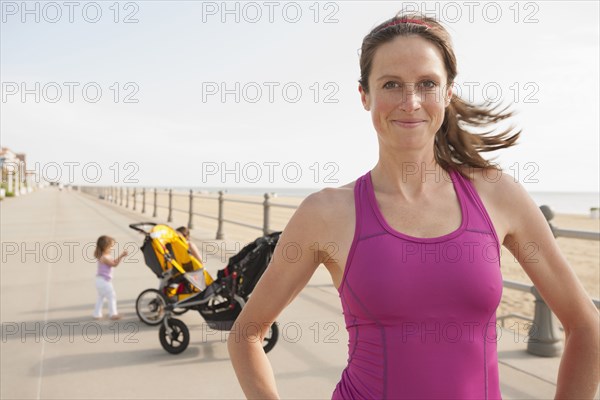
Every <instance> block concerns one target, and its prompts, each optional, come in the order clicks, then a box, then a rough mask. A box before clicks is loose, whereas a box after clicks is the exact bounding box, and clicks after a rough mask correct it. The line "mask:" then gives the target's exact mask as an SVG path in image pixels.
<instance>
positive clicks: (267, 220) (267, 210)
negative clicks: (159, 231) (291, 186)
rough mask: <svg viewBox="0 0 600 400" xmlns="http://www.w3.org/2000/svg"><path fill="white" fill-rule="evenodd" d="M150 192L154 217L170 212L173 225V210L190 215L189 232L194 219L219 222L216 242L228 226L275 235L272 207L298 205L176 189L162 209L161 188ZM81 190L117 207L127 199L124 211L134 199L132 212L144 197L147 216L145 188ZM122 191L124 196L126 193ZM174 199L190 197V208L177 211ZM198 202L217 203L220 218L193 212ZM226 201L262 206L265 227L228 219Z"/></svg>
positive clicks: (269, 197) (269, 195) (269, 196)
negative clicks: (159, 198)
mask: <svg viewBox="0 0 600 400" xmlns="http://www.w3.org/2000/svg"><path fill="white" fill-rule="evenodd" d="M150 190H151V191H152V193H153V196H152V199H153V200H152V217H156V216H157V215H158V214H157V209H159V208H164V209H167V222H173V212H174V211H175V212H181V213H185V214H187V227H188V228H189V229H193V228H194V217H195V216H198V217H203V218H207V219H212V220H216V221H217V232H216V235H215V239H217V240H224V239H225V229H224V224H225V223H228V224H232V225H237V226H242V227H245V228H249V229H255V230H259V231H262V233H263V235H267V234H269V233H271V232H274V230H273V229H272V228H271V209H272V208H273V207H279V208H287V209H296V208H297V206H295V205H290V204H280V203H276V202H273V200H272V198H273V194H272V193H265V194H264V195H263V197H264V200H263V201H252V200H241V199H235V198H228V197H227V196H226V194H225V192H224V191H222V190H221V191H219V192H218V197H214V196H206V195H200V194H194V192H193V190H189V192H188V193H187V194H185V193H176V192H173V189H165V191H167V192H168V204H167V205H166V206H162V205H159V204H158V201H157V198H158V189H156V188H154V189H150ZM81 191H82V192H84V193H87V194H91V195H96V196H98V197H99V198H100V199H102V200H107V201H109V202H111V203H113V204H117V205H120V206H123V200H125V204H124V206H125V208H129V199H130V198H132V203H133V204H132V210H133V211H137V209H138V203H137V202H138V199H139V198H141V213H142V214H145V213H146V203H147V202H146V193H147V191H148V190H147V189H146V188H141V189H139V190H138V188H133V189H132V190H131V193H130V188H128V187H126V188H122V187H120V188H116V187H85V186H82V187H81ZM123 191H124V192H125V193H123ZM140 191H141V192H140ZM173 197H187V198H188V199H189V202H188V208H187V209H186V210H184V209H180V208H174V207H173ZM195 199H205V200H211V201H217V202H218V211H217V216H214V215H209V214H204V213H200V212H195V211H194V200H195ZM227 202H228V203H239V204H249V205H256V206H262V208H263V224H262V226H259V225H254V224H249V223H246V222H242V221H236V220H232V219H227V218H225V216H224V214H225V212H224V209H225V203H227Z"/></svg>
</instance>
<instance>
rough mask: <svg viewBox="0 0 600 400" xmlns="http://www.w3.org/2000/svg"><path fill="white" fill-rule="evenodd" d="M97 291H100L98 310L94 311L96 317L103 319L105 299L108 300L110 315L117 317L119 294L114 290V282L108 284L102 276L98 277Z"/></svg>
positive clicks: (97, 302)
mask: <svg viewBox="0 0 600 400" xmlns="http://www.w3.org/2000/svg"><path fill="white" fill-rule="evenodd" d="M96 290H97V291H98V300H96V308H95V309H94V317H95V318H101V317H102V306H103V305H104V299H106V300H108V315H109V316H111V317H112V316H113V315H117V294H116V293H115V289H114V288H113V285H112V282H108V281H107V280H106V279H104V278H102V277H101V276H97V277H96Z"/></svg>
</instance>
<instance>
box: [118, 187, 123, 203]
mask: <svg viewBox="0 0 600 400" xmlns="http://www.w3.org/2000/svg"><path fill="white" fill-rule="evenodd" d="M119 205H120V206H123V186H120V187H119Z"/></svg>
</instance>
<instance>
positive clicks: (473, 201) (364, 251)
mask: <svg viewBox="0 0 600 400" xmlns="http://www.w3.org/2000/svg"><path fill="white" fill-rule="evenodd" d="M450 176H451V178H452V181H453V185H454V190H455V191H456V194H457V196H458V200H459V202H460V207H461V213H462V223H461V225H460V227H459V228H458V229H456V230H455V231H454V232H451V233H448V234H446V235H443V236H440V237H436V238H416V237H412V236H409V235H405V234H403V233H401V232H398V231H396V230H394V229H393V228H392V227H390V226H389V225H388V224H387V222H386V221H385V219H384V217H383V215H382V214H381V212H380V210H379V207H378V205H377V202H376V198H375V193H374V190H373V184H372V182H371V174H370V172H368V173H367V174H365V175H364V176H362V177H360V178H359V179H358V180H357V182H356V186H355V188H354V198H355V208H356V230H355V236H354V240H353V242H352V246H351V249H350V252H349V254H348V262H347V264H346V269H345V271H344V276H343V278H342V283H341V285H340V288H339V295H340V299H341V302H342V307H343V311H344V318H345V321H346V329H347V330H348V334H349V343H348V366H347V367H346V368H345V369H344V371H343V372H342V376H341V380H340V381H339V383H338V384H337V386H336V388H335V391H334V392H333V398H334V399H478V400H481V399H501V394H500V385H499V378H498V357H497V352H496V314H495V312H496V308H497V307H498V304H499V303H500V298H501V296H502V275H501V273H500V255H499V250H500V246H499V242H498V238H497V236H496V232H495V230H494V228H493V226H492V223H491V221H490V218H489V216H488V214H487V211H486V210H485V207H484V206H483V204H482V202H481V200H480V198H479V195H478V194H477V192H476V191H475V188H474V187H473V185H472V183H471V182H470V181H468V180H467V179H465V178H463V177H462V176H461V175H460V174H459V173H458V172H450ZM422 212H425V211H422Z"/></svg>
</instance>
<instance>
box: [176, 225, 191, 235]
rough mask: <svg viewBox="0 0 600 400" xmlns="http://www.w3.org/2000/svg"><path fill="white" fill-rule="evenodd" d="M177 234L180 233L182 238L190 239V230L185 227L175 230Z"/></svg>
mask: <svg viewBox="0 0 600 400" xmlns="http://www.w3.org/2000/svg"><path fill="white" fill-rule="evenodd" d="M175 230H176V231H177V232H179V233H181V234H182V235H183V237H185V238H189V237H190V230H189V229H188V228H187V227H185V226H180V227H179V228H177V229H175Z"/></svg>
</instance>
